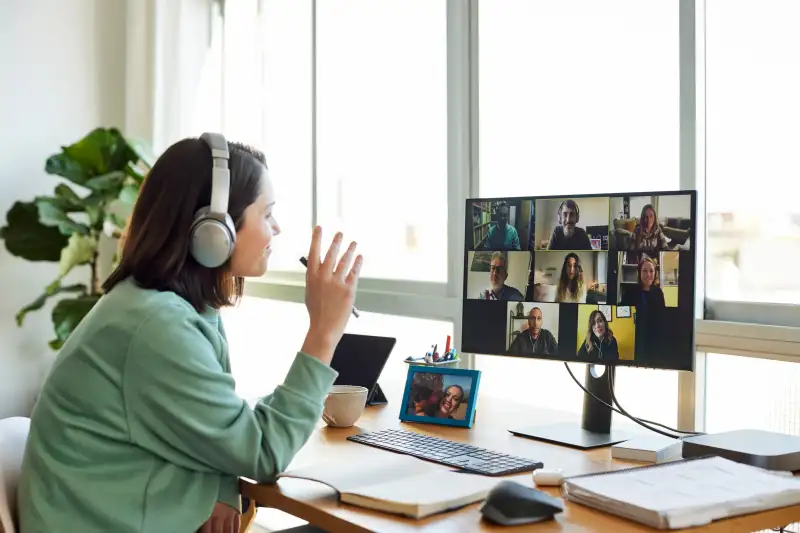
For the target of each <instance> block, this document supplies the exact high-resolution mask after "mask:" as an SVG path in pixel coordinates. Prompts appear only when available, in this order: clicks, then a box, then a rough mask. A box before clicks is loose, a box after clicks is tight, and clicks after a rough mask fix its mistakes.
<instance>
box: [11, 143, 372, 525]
mask: <svg viewBox="0 0 800 533" xmlns="http://www.w3.org/2000/svg"><path fill="white" fill-rule="evenodd" d="M204 137H205V136H204ZM222 143H223V144H222V146H227V148H228V151H229V161H228V163H229V166H228V168H229V169H230V170H229V172H230V187H229V193H230V196H229V201H228V206H227V212H228V214H229V215H230V218H231V220H232V223H233V226H234V229H235V239H236V240H235V248H234V250H233V253H232V256H231V257H230V259H229V260H227V261H225V263H224V264H223V265H222V266H220V267H216V268H208V267H204V266H201V263H200V262H199V261H200V260H198V259H197V257H198V256H201V255H202V253H201V252H198V251H196V249H195V246H196V245H197V242H196V241H192V239H191V233H190V230H191V228H192V225H193V220H194V219H195V216H196V213H197V212H198V210H200V209H201V208H203V207H204V206H208V205H209V203H210V202H211V189H212V171H211V169H212V155H211V154H212V152H211V150H210V147H209V145H208V144H207V142H206V141H204V140H202V139H185V140H182V141H179V142H177V143H176V144H174V145H173V146H171V147H170V148H169V149H167V150H166V152H164V154H163V155H162V156H161V157H160V158H159V159H158V161H157V162H156V163H155V165H154V166H153V168H152V170H151V171H150V173H149V175H148V177H147V180H146V181H145V183H144V185H143V187H142V190H141V193H140V196H139V199H138V201H137V202H136V206H135V209H134V212H133V215H132V217H131V221H130V227H129V230H128V232H127V234H126V240H125V244H124V247H123V252H122V258H121V261H120V264H119V266H118V268H117V269H116V270H115V271H114V272H113V274H112V275H111V276H110V278H109V279H108V280H107V281H106V282H105V284H104V289H105V292H106V294H105V295H104V296H103V297H102V298H101V299H100V301H99V302H98V303H97V304H96V305H95V307H94V308H93V309H92V311H91V312H90V313H89V314H88V315H87V316H86V318H84V320H83V321H82V322H81V324H80V325H79V326H78V327H77V328H76V330H75V331H74V333H73V334H72V335H71V336H70V338H69V339H68V341H67V342H66V343H65V345H64V347H63V348H62V349H61V351H60V353H59V354H58V357H57V359H56V362H55V364H54V366H53V368H52V371H51V373H50V375H49V376H48V378H47V380H46V382H45V384H44V387H43V389H42V391H41V395H40V397H39V400H38V403H37V405H36V407H35V409H34V411H33V414H32V420H31V430H30V436H29V440H28V444H27V448H26V450H25V456H24V460H23V466H22V472H21V479H20V487H19V521H20V531H21V533H46V532H52V531H75V532H78V531H80V532H81V533H95V532H96V533H100V532H103V533H108V532H138V533H164V532H170V533H173V532H175V533H178V532H185V533H192V532H195V531H198V530H201V531H203V532H213V533H235V532H236V531H237V529H238V522H239V513H240V498H239V490H238V477H239V476H246V477H248V478H252V479H255V480H258V481H262V482H266V481H269V480H273V479H274V478H275V476H276V474H278V473H279V472H281V471H282V470H283V469H284V468H285V467H286V466H287V465H288V464H289V461H291V459H292V457H293V456H294V455H295V453H296V452H297V451H298V450H299V449H300V447H301V446H302V445H303V444H304V443H305V441H306V440H307V439H308V437H309V435H310V434H311V432H312V430H313V429H314V426H315V424H316V422H317V421H318V420H319V418H320V415H321V413H322V408H323V402H324V400H325V397H326V395H327V393H328V391H329V389H330V387H331V386H332V385H333V382H334V379H335V378H336V372H335V371H333V370H332V369H331V368H330V366H329V363H330V361H331V358H332V356H333V351H334V348H335V346H336V344H337V343H338V341H339V339H340V338H341V336H342V332H343V329H344V327H345V324H346V323H347V320H348V317H349V315H350V312H351V309H352V307H353V303H354V298H355V291H356V285H357V282H358V276H359V270H360V268H361V263H362V260H361V257H360V256H359V257H357V258H355V260H354V254H355V244H354V243H351V244H350V246H349V247H348V248H347V251H346V252H345V253H344V255H343V257H342V258H341V260H340V261H338V263H337V257H338V255H339V248H340V245H341V242H342V236H341V235H340V234H337V235H336V237H335V238H334V240H333V243H332V244H331V246H330V248H329V249H328V251H327V253H326V254H325V256H324V257H321V253H324V251H321V249H320V246H321V239H322V236H321V230H320V229H319V228H315V230H314V232H313V236H312V239H311V246H310V250H309V256H308V269H307V272H306V307H307V309H308V314H309V319H310V322H309V323H310V325H309V329H308V333H307V334H306V337H305V340H304V342H303V345H302V346H301V348H300V350H299V353H298V354H297V355H296V357H295V359H294V361H293V363H292V366H291V368H290V370H289V372H288V374H287V375H286V378H285V381H284V382H283V384H282V385H280V386H278V387H277V388H276V389H275V391H274V393H273V394H271V395H269V396H266V397H264V398H263V399H261V400H260V401H259V402H258V404H257V405H256V406H255V407H254V408H253V409H251V408H250V407H248V404H247V403H245V402H244V401H243V400H242V399H240V398H239V397H238V396H237V395H236V392H235V390H234V381H233V378H232V377H231V374H230V363H229V359H228V353H227V342H226V339H225V331H224V329H223V327H222V323H221V322H220V317H219V311H220V308H222V307H224V306H228V305H232V304H233V303H235V302H236V301H237V300H238V299H239V298H240V297H241V295H242V288H243V278H244V277H246V276H260V275H262V274H264V272H265V271H266V270H267V263H268V260H269V256H270V254H271V253H272V245H273V243H274V240H273V239H274V237H275V236H276V235H278V234H279V233H280V229H279V226H278V223H277V221H276V219H275V215H274V209H275V200H276V199H275V193H274V190H273V187H272V183H271V180H270V178H269V176H268V173H267V166H266V163H265V160H264V156H263V155H262V154H261V153H259V152H258V151H256V150H254V149H252V148H249V147H246V146H243V145H241V144H236V143H225V141H224V140H222ZM215 156H218V152H216V151H215ZM217 163H218V161H216V160H215V163H214V164H215V166H218V165H217ZM215 192H217V191H215ZM193 243H194V244H193ZM190 246H191V247H192V248H191V251H190ZM351 264H352V267H351ZM269 319H270V317H264V320H269ZM269 345H270V344H269V339H265V346H267V347H268V346H269ZM265 356H266V354H265Z"/></svg>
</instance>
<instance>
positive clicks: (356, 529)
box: [242, 397, 800, 533]
mask: <svg viewBox="0 0 800 533" xmlns="http://www.w3.org/2000/svg"><path fill="white" fill-rule="evenodd" d="M516 407H517V406H516V405H513V406H512V405H509V404H508V403H506V402H501V401H498V400H493V399H491V398H488V397H484V398H480V399H479V402H478V410H477V420H476V423H475V425H474V427H473V428H472V429H470V430H468V429H463V428H450V427H444V426H435V425H428V424H404V423H400V421H399V420H398V412H399V405H398V403H397V402H394V403H391V404H389V405H387V406H382V407H369V408H367V410H366V411H365V413H364V416H362V418H361V419H360V420H359V422H358V425H357V426H356V427H352V428H348V429H332V428H328V427H326V426H325V425H324V424H322V423H320V426H319V428H318V429H317V430H316V431H315V432H314V434H313V435H312V436H311V438H310V439H309V441H308V443H307V444H306V445H305V446H304V447H303V449H302V450H301V451H300V453H299V454H298V455H297V457H296V458H295V460H294V461H293V462H292V465H291V468H298V467H301V466H304V465H308V464H311V463H313V462H315V461H321V460H329V459H331V458H336V459H339V460H342V461H348V462H352V464H353V466H354V468H358V463H359V461H361V460H364V459H367V458H370V456H380V455H385V454H387V453H391V452H387V451H383V450H379V449H376V448H372V447H370V446H365V445H363V444H357V443H354V442H350V441H348V440H346V437H347V436H348V435H353V434H357V433H359V432H361V431H374V430H378V429H385V428H405V429H413V430H415V431H419V432H423V433H426V434H428V435H432V436H436V437H442V438H446V439H451V440H455V441H460V442H466V443H470V444H473V445H476V446H482V447H485V448H488V449H492V450H497V451H502V452H505V453H511V454H517V455H521V456H524V457H529V458H532V459H538V460H541V461H542V462H543V463H544V464H545V467H546V468H561V469H563V470H564V473H565V475H575V474H582V473H590V472H599V471H607V470H614V469H620V468H626V467H630V466H632V465H633V464H634V463H630V462H624V461H618V460H612V459H611V451H610V449H609V448H601V449H599V450H593V451H590V452H583V451H580V450H575V449H572V448H566V447H562V446H555V445H551V444H546V443H543V442H538V441H535V440H531V439H526V438H521V437H515V436H513V435H511V434H510V433H508V432H507V428H508V427H511V426H517V425H518V424H519V421H518V420H516V421H515V418H514V414H512V411H515V410H516V409H515V408H516ZM520 410H521V411H522V412H523V413H525V418H526V419H528V420H535V421H536V423H544V424H547V423H557V422H563V421H564V420H565V415H563V414H559V413H556V412H553V411H544V410H542V411H539V410H534V409H532V408H530V407H527V408H525V407H520ZM515 422H516V423H515ZM442 468H446V467H444V466H443V467H442ZM520 477H524V478H526V482H527V483H530V484H531V486H532V485H533V481H532V480H531V477H530V474H529V473H528V474H522V475H520ZM429 490H436V489H435V487H431V488H430V489H429ZM550 492H551V493H552V494H554V495H556V496H560V489H552V490H550ZM242 494H244V495H246V496H248V497H250V498H251V499H252V500H254V501H255V502H256V503H257V505H258V506H263V507H271V508H275V509H279V510H281V511H284V512H287V513H289V514H291V515H294V516H296V517H298V518H301V519H303V520H306V521H308V522H309V523H311V524H314V525H316V526H318V527H321V528H323V529H325V530H326V531H329V532H330V533H364V532H373V531H374V532H380V533H383V532H387V533H410V532H431V533H432V532H436V533H447V532H451V531H452V532H458V533H461V532H464V533H466V532H473V531H476V532H477V531H480V532H482V531H507V532H510V533H511V532H513V533H516V532H522V531H532V532H536V533H539V532H541V533H549V532H556V531H557V532H562V533H563V532H581V533H585V532H588V531H607V532H614V533H634V532H644V531H649V532H652V531H655V530H653V529H650V528H648V527H645V526H642V525H640V524H638V523H635V522H631V521H628V520H625V519H622V518H618V517H616V516H614V515H610V514H606V513H603V512H600V511H595V510H593V509H590V508H588V507H585V506H582V505H579V504H576V503H571V502H566V505H565V511H564V512H563V513H561V514H559V515H557V517H556V519H555V520H554V521H549V522H545V523H541V524H535V525H530V526H519V527H513V528H508V527H500V526H494V525H491V524H488V523H486V522H484V521H482V520H481V515H480V513H479V511H478V508H479V504H473V505H470V506H469V507H466V508H464V509H461V510H458V511H453V512H449V513H445V514H440V515H435V516H431V517H428V518H425V519H423V520H413V519H409V518H403V517H399V516H395V515H390V514H387V513H380V512H375V511H370V510H367V509H362V508H360V507H355V506H352V505H347V504H340V503H339V502H338V501H337V496H336V492H335V491H333V490H332V489H330V488H328V487H326V486H324V485H322V484H320V483H315V482H312V481H306V480H300V479H281V480H279V482H278V483H277V484H276V485H258V484H256V483H253V482H251V481H248V480H243V481H242ZM798 520H800V505H797V506H793V507H786V508H783V509H779V510H775V511H768V512H764V513H759V514H755V515H749V516H744V517H740V518H734V519H730V520H724V521H720V522H716V523H714V524H712V525H710V526H707V527H704V528H694V529H691V530H686V531H702V532H703V533H711V532H723V531H724V532H726V533H728V532H742V533H750V532H753V531H757V530H760V529H770V528H778V527H781V526H786V525H788V524H791V523H792V522H796V521H798Z"/></svg>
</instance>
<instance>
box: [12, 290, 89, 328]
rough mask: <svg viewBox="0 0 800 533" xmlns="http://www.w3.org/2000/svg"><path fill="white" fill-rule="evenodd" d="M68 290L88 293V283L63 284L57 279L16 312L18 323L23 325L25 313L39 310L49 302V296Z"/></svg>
mask: <svg viewBox="0 0 800 533" xmlns="http://www.w3.org/2000/svg"><path fill="white" fill-rule="evenodd" d="M66 292H82V293H84V294H85V293H86V285H83V284H80V283H79V284H76V285H66V286H62V285H61V282H60V281H55V282H54V283H51V284H50V285H48V286H47V288H46V289H45V292H44V293H43V294H42V295H40V296H39V297H38V298H36V299H35V300H34V301H33V302H31V303H29V304H28V305H26V306H25V307H23V308H22V309H20V310H19V312H17V314H16V320H17V325H18V326H22V323H23V322H24V321H25V315H27V314H28V313H30V312H32V311H38V310H39V309H41V308H42V307H44V304H45V303H46V302H47V299H48V298H51V297H53V296H56V295H57V294H61V293H66Z"/></svg>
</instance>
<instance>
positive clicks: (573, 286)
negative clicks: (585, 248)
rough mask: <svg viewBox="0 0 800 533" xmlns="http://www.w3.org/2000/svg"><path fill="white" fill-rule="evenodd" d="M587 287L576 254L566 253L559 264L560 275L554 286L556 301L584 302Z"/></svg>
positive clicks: (579, 260)
mask: <svg viewBox="0 0 800 533" xmlns="http://www.w3.org/2000/svg"><path fill="white" fill-rule="evenodd" d="M587 292H588V289H587V287H586V282H585V281H584V279H583V267H582V266H581V258H580V257H578V254H575V253H568V254H567V256H566V257H565V258H564V264H563V265H562V266H561V277H560V278H559V280H558V287H557V288H556V302H566V303H579V304H583V303H586V294H587Z"/></svg>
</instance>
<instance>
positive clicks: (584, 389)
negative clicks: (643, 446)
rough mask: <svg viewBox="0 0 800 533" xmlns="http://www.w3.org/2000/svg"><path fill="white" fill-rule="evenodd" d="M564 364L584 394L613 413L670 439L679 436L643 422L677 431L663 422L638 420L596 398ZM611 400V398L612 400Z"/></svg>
mask: <svg viewBox="0 0 800 533" xmlns="http://www.w3.org/2000/svg"><path fill="white" fill-rule="evenodd" d="M564 366H565V367H566V368H567V372H569V375H570V376H571V377H572V379H573V380H574V381H575V383H577V384H578V386H579V387H580V388H581V389H583V392H585V393H586V394H588V395H589V396H591V397H592V398H594V399H595V401H597V402H600V403H601V404H602V405H604V406H606V407H608V408H609V409H611V410H612V411H614V412H615V413H618V414H620V415H622V416H625V417H627V418H630V419H631V420H633V421H634V422H636V423H637V424H639V425H640V426H643V427H645V428H647V429H649V430H650V431H654V432H656V433H660V434H662V435H665V436H667V437H669V438H671V439H679V438H680V437H679V436H678V435H673V434H670V433H667V432H666V431H661V430H660V429H656V428H654V427H650V426H646V425H645V424H644V423H643V422H648V423H650V424H653V425H656V426H661V427H663V428H665V429H668V430H670V431H675V432H676V433H678V431H677V430H673V429H672V428H670V427H667V426H665V425H664V424H659V423H658V422H652V421H650V420H641V421H640V419H638V418H636V417H633V416H631V415H630V414H628V413H626V412H625V411H624V410H622V409H617V408H616V407H614V406H613V405H611V404H609V403H607V402H606V401H605V400H602V399H600V398H598V397H597V395H595V394H594V393H592V392H590V391H589V390H588V389H587V388H586V387H584V386H583V385H581V382H580V381H578V378H576V377H575V374H573V373H572V369H571V368H570V367H569V365H568V364H567V363H566V362H565V363H564ZM609 386H610V387H611V386H612V385H611V382H609ZM612 397H613V393H612ZM612 401H613V400H612Z"/></svg>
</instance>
